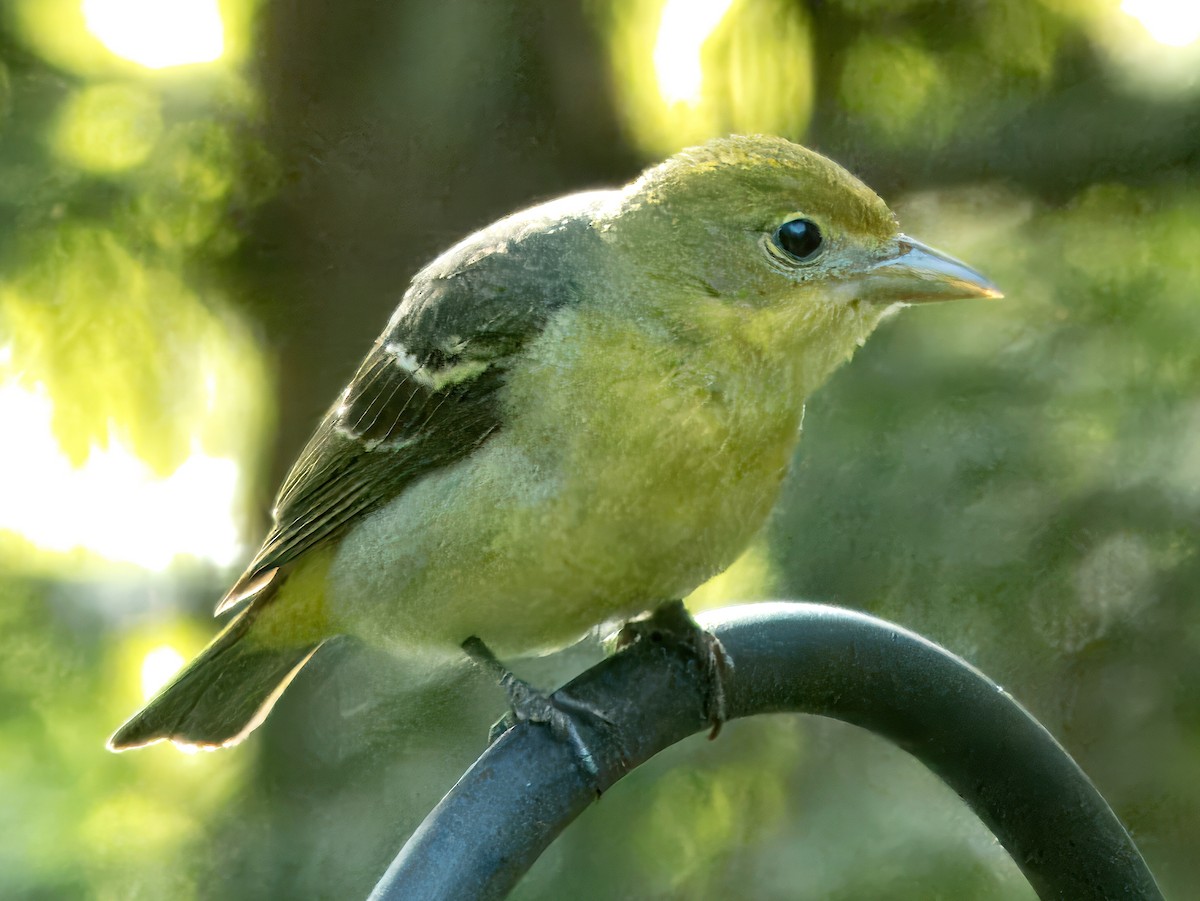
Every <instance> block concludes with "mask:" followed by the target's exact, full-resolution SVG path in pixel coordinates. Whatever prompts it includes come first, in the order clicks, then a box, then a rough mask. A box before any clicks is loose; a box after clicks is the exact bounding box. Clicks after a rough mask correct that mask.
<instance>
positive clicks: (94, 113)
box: [54, 84, 162, 173]
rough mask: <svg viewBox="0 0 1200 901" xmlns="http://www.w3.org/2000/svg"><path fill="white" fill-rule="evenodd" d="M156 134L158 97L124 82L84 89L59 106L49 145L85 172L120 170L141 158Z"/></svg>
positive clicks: (158, 129) (158, 127) (158, 130)
mask: <svg viewBox="0 0 1200 901" xmlns="http://www.w3.org/2000/svg"><path fill="white" fill-rule="evenodd" d="M161 133H162V114H161V111H160V107H159V100H158V98H157V97H155V96H154V94H152V93H150V92H149V91H145V90H141V89H139V88H136V87H132V86H127V85H116V84H111V85H97V86H95V87H89V88H85V89H84V90H82V91H80V92H79V93H78V94H76V95H75V96H74V97H72V98H71V99H70V100H69V101H68V102H67V104H66V105H65V107H64V108H63V111H62V114H61V117H60V118H59V122H58V131H57V134H56V136H55V143H54V149H55V150H56V151H57V153H58V155H59V156H61V157H62V158H64V159H65V160H67V161H68V162H70V163H73V164H74V165H76V166H78V167H79V168H81V169H85V170H88V171H90V172H103V173H112V172H121V171H123V170H125V169H130V168H132V167H134V166H136V165H138V164H139V163H141V162H143V161H144V160H145V159H146V157H148V156H149V155H150V152H151V151H152V150H153V149H154V145H155V144H156V143H157V142H158V138H159V135H160V134H161Z"/></svg>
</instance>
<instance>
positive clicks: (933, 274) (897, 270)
mask: <svg viewBox="0 0 1200 901" xmlns="http://www.w3.org/2000/svg"><path fill="white" fill-rule="evenodd" d="M898 245H899V246H898V249H897V251H896V254H895V255H894V256H890V257H888V258H886V259H884V260H880V261H879V262H877V263H873V264H872V265H870V266H869V267H868V268H867V269H865V270H864V271H862V272H860V273H859V274H858V275H856V276H854V277H853V283H854V289H855V293H856V295H857V296H858V297H859V298H860V299H862V300H868V301H872V302H874V303H886V304H892V303H933V302H935V301H940V300H966V299H968V298H972V297H987V298H996V297H1003V296H1004V295H1003V293H1001V291H1000V289H999V288H997V287H996V285H995V283H994V282H992V280H991V279H989V278H987V276H985V275H983V274H982V273H980V272H976V271H975V270H974V269H972V268H971V267H970V266H968V265H967V264H966V263H963V262H961V261H959V260H956V259H954V257H952V256H949V255H948V254H944V253H942V252H941V251H937V250H934V249H933V248H932V247H929V246H927V245H925V244H922V243H921V242H920V241H917V240H915V239H914V238H910V237H909V236H908V235H900V237H899V240H898Z"/></svg>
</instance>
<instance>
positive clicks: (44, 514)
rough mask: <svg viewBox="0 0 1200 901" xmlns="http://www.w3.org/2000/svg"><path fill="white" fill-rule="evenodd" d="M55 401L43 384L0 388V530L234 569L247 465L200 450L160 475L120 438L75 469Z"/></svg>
mask: <svg viewBox="0 0 1200 901" xmlns="http://www.w3.org/2000/svg"><path fill="white" fill-rule="evenodd" d="M53 418H54V405H53V402H52V401H51V399H50V397H49V396H48V395H47V394H46V393H45V391H44V390H42V389H41V387H40V386H37V385H35V386H34V388H33V389H32V390H31V389H29V388H27V387H26V386H24V385H21V384H20V383H18V382H17V381H16V380H10V381H8V382H0V419H2V420H3V421H4V422H5V424H6V426H7V428H8V429H9V430H10V431H8V434H9V435H10V436H11V437H10V438H9V439H8V440H6V441H5V442H4V444H3V453H2V454H0V497H3V498H4V503H3V504H2V505H0V530H5V529H7V530H10V531H13V532H16V533H17V534H19V535H21V536H22V537H24V538H25V539H27V540H29V541H31V542H33V543H34V544H35V545H37V546H38V547H40V548H42V549H45V550H50V551H57V552H62V553H65V552H68V551H72V550H75V549H84V550H87V551H91V552H93V553H96V554H99V555H100V556H102V557H104V558H106V559H109V560H113V561H118V562H126V563H133V564H135V565H138V566H141V567H143V568H145V569H149V570H163V569H165V568H166V567H167V566H168V565H170V563H171V561H172V560H173V559H174V558H175V557H176V556H177V555H184V554H186V555H191V556H194V557H197V558H200V559H206V560H211V561H213V562H215V563H217V564H218V565H221V566H228V565H230V564H231V563H232V562H233V561H234V560H235V559H236V558H237V556H238V553H239V551H240V543H239V541H238V527H237V520H236V518H235V515H234V511H235V509H236V502H237V498H238V480H239V467H238V465H237V463H236V462H235V461H234V460H231V459H226V458H221V457H213V456H209V455H208V454H205V453H204V452H203V451H202V450H201V449H200V448H199V447H198V446H197V447H194V448H193V451H192V454H191V455H190V456H189V457H188V458H187V459H186V460H184V462H183V464H182V465H180V466H179V467H178V468H176V469H175V471H174V472H172V473H170V474H169V475H166V476H161V475H158V474H156V473H155V472H154V471H153V469H152V468H151V467H150V466H148V465H147V464H146V463H145V462H143V461H142V460H141V459H139V458H138V457H137V456H136V455H135V454H134V453H132V452H131V451H130V450H129V449H128V448H127V447H126V446H125V445H124V444H123V443H122V442H121V441H120V440H119V439H118V437H117V436H116V434H112V435H110V436H109V440H108V445H107V447H101V446H98V445H96V444H93V445H92V448H91V452H90V453H89V454H88V456H87V459H86V460H85V461H84V463H83V465H82V466H74V465H73V464H72V463H71V460H70V459H69V458H68V456H67V455H66V454H65V453H64V452H63V450H62V448H61V447H60V445H59V443H58V441H57V439H56V438H55V435H54V431H53V428H52V422H53Z"/></svg>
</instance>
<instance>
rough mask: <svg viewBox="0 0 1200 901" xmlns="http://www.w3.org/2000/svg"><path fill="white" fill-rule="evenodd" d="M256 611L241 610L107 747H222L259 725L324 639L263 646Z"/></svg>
mask: <svg viewBox="0 0 1200 901" xmlns="http://www.w3.org/2000/svg"><path fill="white" fill-rule="evenodd" d="M258 612H259V611H258V609H256V608H255V607H251V608H248V609H246V610H244V611H242V612H241V613H240V614H239V615H238V616H237V618H236V619H234V620H233V622H231V623H230V624H229V625H228V626H226V627H225V629H224V630H223V631H222V632H221V634H220V635H218V636H217V637H216V638H214V639H213V640H212V643H211V644H209V646H208V647H206V648H205V649H204V650H203V651H201V652H200V654H199V655H198V656H197V657H196V659H194V660H193V661H192V662H191V663H189V664H188V665H187V666H185V667H184V668H183V669H182V670H181V671H180V673H179V675H177V676H176V677H175V678H174V679H172V680H171V681H170V682H169V683H168V684H167V685H166V687H165V688H163V689H162V690H161V691H160V692H159V693H158V694H156V695H155V696H154V697H153V698H151V700H150V701H149V702H148V703H147V704H146V706H145V707H143V708H142V709H141V710H139V711H138V712H137V713H135V714H134V715H133V716H132V717H130V718H129V720H128V721H126V723H125V724H124V725H123V726H121V728H120V729H118V730H117V731H116V732H115V733H113V736H112V738H110V739H109V740H108V747H109V749H110V750H112V751H125V750H128V749H130V748H140V747H142V746H144V745H149V744H154V743H155V742H157V741H162V740H163V739H168V740H170V741H173V742H175V743H176V744H178V745H184V746H193V747H201V748H219V747H225V746H228V745H234V744H237V743H238V742H240V741H241V740H242V739H243V738H245V737H246V736H247V735H249V734H250V733H251V732H252V731H254V729H256V728H257V727H258V725H259V724H260V723H262V721H263V720H264V719H265V718H266V716H267V714H268V713H270V712H271V708H272V707H273V706H274V705H275V702H276V701H277V700H278V699H279V696H280V695H281V694H283V690H284V689H285V688H287V686H288V683H290V682H291V681H292V679H294V678H295V677H296V674H297V673H299V672H300V670H301V669H302V668H303V667H304V664H306V663H308V661H309V660H310V659H311V658H312V655H313V654H315V653H316V652H317V649H318V648H320V646H321V642H319V641H318V642H314V643H310V644H307V645H300V646H296V647H282V648H281V647H266V646H264V643H261V642H259V641H256V640H255V637H254V636H253V635H252V634H251V630H250V627H251V626H252V625H253V623H254V620H255V619H256V618H257V615H258ZM247 636H249V638H248V637H247Z"/></svg>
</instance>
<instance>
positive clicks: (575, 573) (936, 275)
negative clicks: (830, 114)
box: [108, 135, 1001, 750]
mask: <svg viewBox="0 0 1200 901" xmlns="http://www.w3.org/2000/svg"><path fill="white" fill-rule="evenodd" d="M1000 296H1001V292H1000V290H999V289H998V288H997V287H996V285H995V284H993V283H992V282H991V281H990V280H988V279H987V278H986V277H985V276H983V275H982V274H980V273H979V272H977V271H976V270H974V269H972V268H970V267H969V266H967V265H966V264H965V263H962V262H960V261H958V260H956V259H954V258H953V257H950V256H948V255H946V254H944V253H941V252H939V251H937V250H934V249H932V248H931V247H928V246H927V245H925V244H922V243H921V242H920V241H917V240H916V239H914V238H912V237H909V236H907V235H906V234H904V233H902V232H901V231H900V230H899V226H898V224H897V220H896V217H895V216H894V215H893V213H892V211H891V210H890V209H889V208H888V206H887V205H886V204H885V203H884V201H883V200H882V199H881V198H880V197H879V196H878V195H876V194H875V193H874V192H873V191H872V190H871V189H870V188H868V187H867V186H866V185H865V184H863V183H862V182H861V181H860V180H858V179H857V178H856V177H855V176H853V175H852V174H850V173H849V172H848V171H847V170H846V169H844V168H842V167H841V166H839V165H838V164H837V163H835V162H833V161H832V160H830V159H828V158H826V157H824V156H822V155H820V154H819V153H817V152H815V151H813V150H809V149H807V148H805V147H803V146H801V145H798V144H795V143H792V142H790V141H788V140H786V139H783V138H779V137H774V136H768V135H750V136H729V137H724V138H718V139H715V140H712V141H710V142H708V143H706V144H703V145H701V146H697V147H691V148H688V149H685V150H682V151H680V152H679V153H677V154H675V155H673V156H671V157H669V158H668V159H666V160H665V161H663V162H661V163H658V164H657V165H654V166H652V167H650V168H648V169H646V170H645V171H644V172H643V173H642V174H641V175H640V176H638V177H637V178H636V179H635V180H633V181H631V182H630V183H628V184H626V185H625V186H623V187H619V188H613V189H607V190H592V191H586V192H582V193H575V194H571V195H568V196H565V197H561V198H558V199H554V200H550V201H548V202H545V203H541V204H539V205H535V206H533V207H531V208H529V209H526V210H523V211H521V212H517V213H514V214H512V215H510V216H507V217H505V218H502V219H500V220H498V221H497V222H495V223H493V224H491V225H488V226H487V227H485V228H483V229H481V230H479V231H477V232H475V233H474V234H471V235H470V236H468V237H466V238H465V239H463V240H461V241H460V242H459V243H457V244H456V245H454V246H453V247H451V248H450V249H449V250H447V251H445V252H444V253H442V254H441V255H440V256H438V257H437V258H436V259H435V260H434V261H433V262H431V263H430V264H429V265H427V266H426V267H425V268H424V269H422V270H420V271H419V272H418V273H417V274H416V275H415V276H414V277H413V278H412V281H411V283H410V285H409V286H408V288H407V290H406V291H405V293H404V294H403V297H402V298H401V300H400V301H399V304H398V306H397V307H396V309H395V311H394V313H393V314H392V316H391V318H390V319H389V321H388V323H387V325H386V327H385V328H384V330H383V332H382V334H381V335H380V336H379V338H378V339H377V340H376V341H375V342H374V344H373V345H372V346H371V348H370V351H369V352H368V353H367V355H366V357H365V359H364V360H363V361H362V363H361V364H360V366H359V367H358V369H357V371H356V372H355V374H354V376H353V378H352V379H351V381H350V383H349V385H348V386H347V387H346V388H345V390H344V391H342V392H341V394H340V395H339V396H338V397H337V399H336V401H335V402H334V403H333V405H332V407H331V408H330V409H329V411H328V412H327V413H326V414H325V416H324V418H323V419H322V420H321V422H320V424H319V425H318V426H317V428H316V431H315V433H314V434H313V435H312V437H311V439H310V440H309V441H308V443H307V444H306V445H305V447H304V448H303V450H302V451H301V453H300V455H299V458H298V459H297V461H296V463H295V464H294V466H293V467H292V469H291V471H290V472H289V474H288V475H287V476H286V478H285V479H284V481H283V484H282V486H281V488H280V489H279V492H278V496H277V499H276V502H275V505H274V509H273V524H272V526H271V527H270V530H269V532H268V534H267V536H266V538H265V540H264V541H263V543H262V546H261V547H260V548H259V550H258V552H257V554H256V555H255V556H254V558H253V560H252V561H251V562H250V564H249V566H248V567H247V568H246V570H245V572H244V573H243V574H242V575H241V577H240V578H238V579H237V581H236V582H235V583H234V584H233V585H232V587H231V588H230V589H229V591H228V592H227V593H226V594H225V596H224V597H223V598H222V600H221V601H220V603H219V604H218V606H217V613H218V614H224V613H226V612H230V611H232V612H234V616H233V618H232V620H231V621H230V622H229V623H228V625H226V626H225V628H224V629H223V630H222V631H221V632H220V633H219V634H218V635H217V637H216V638H215V639H213V641H212V642H211V643H210V644H209V645H208V646H207V647H206V648H205V649H204V650H202V651H201V652H200V653H199V655H198V656H197V657H196V658H195V659H193V660H192V661H191V662H190V663H189V664H187V665H186V666H185V667H184V668H183V669H182V670H181V671H180V673H179V674H178V675H177V676H175V678H174V679H173V680H171V681H170V682H169V683H168V684H167V685H166V686H165V687H164V688H163V689H162V690H161V691H160V692H159V693H158V694H157V695H155V696H154V697H153V698H152V699H151V700H150V701H149V702H147V703H146V705H145V706H144V707H143V708H142V709H141V710H139V711H138V712H136V713H135V714H134V715H133V716H132V717H130V719H129V720H128V721H126V722H125V723H124V724H123V725H122V726H121V727H120V728H119V729H118V730H117V731H116V732H115V733H114V734H113V736H112V737H111V738H110V739H109V742H108V747H109V748H110V749H112V750H125V749H129V748H135V747H140V746H144V745H148V744H152V743H154V742H158V741H162V740H169V741H172V742H174V743H176V744H177V745H181V746H192V747H200V748H217V747H224V746H229V745H233V744H236V743H238V742H240V741H241V740H242V739H244V738H245V737H246V736H247V735H248V734H249V733H250V732H251V731H252V730H253V729H254V728H256V727H257V726H258V725H259V724H260V723H262V721H263V720H264V718H265V717H266V716H267V714H268V713H269V711H270V709H271V707H272V705H273V704H274V703H275V701H276V700H277V699H278V698H279V696H280V695H281V694H282V693H283V691H284V689H285V688H286V687H287V685H288V684H289V683H290V682H291V680H292V679H293V678H294V677H295V676H296V674H297V673H298V672H299V671H300V670H301V669H302V668H303V667H304V666H305V664H307V663H308V662H309V661H310V660H311V659H312V658H313V656H314V655H315V654H316V653H317V652H318V651H319V650H320V648H321V647H322V645H323V644H324V643H325V642H327V641H329V640H330V639H331V638H334V637H337V636H342V635H350V636H355V637H356V638H358V639H360V640H362V641H365V642H367V643H370V644H373V645H376V646H379V647H383V648H386V649H388V650H390V651H392V652H394V653H396V654H400V655H405V654H414V655H415V654H426V653H433V654H442V653H444V654H446V655H453V654H458V655H461V654H462V652H463V648H464V647H466V648H467V650H468V651H470V650H471V648H472V647H475V648H476V649H478V648H480V647H482V648H485V649H487V650H486V651H485V653H487V654H491V653H494V654H497V655H500V656H505V655H515V654H520V655H525V654H530V653H547V652H551V651H554V650H556V649H561V648H563V647H566V646H568V645H570V644H572V643H574V642H575V641H577V640H579V639H580V638H581V637H583V636H585V635H586V634H588V633H589V631H591V630H594V629H595V628H596V627H597V626H598V624H602V623H619V622H621V621H623V620H630V619H633V618H635V617H637V616H638V615H639V614H641V613H643V612H645V611H648V610H652V609H655V608H657V607H659V606H660V605H663V604H671V603H675V604H678V599H681V598H683V597H685V596H686V595H687V594H688V593H690V592H691V591H692V590H694V589H695V588H696V587H697V586H699V585H700V584H702V583H703V582H705V581H706V580H708V579H709V578H711V577H712V576H714V575H715V574H717V573H719V572H721V571H722V570H723V569H725V568H726V567H728V566H729V565H730V564H731V563H732V562H733V561H734V560H735V559H736V558H737V557H738V556H739V555H740V554H741V553H742V552H743V550H744V549H745V548H746V546H747V545H748V543H749V542H750V541H751V540H752V538H753V537H754V536H755V534H756V533H758V532H759V531H760V529H761V528H762V526H763V524H764V522H765V521H766V519H767V517H768V514H769V513H770V512H771V510H772V508H773V507H774V505H775V503H776V500H777V499H778V497H779V494H780V490H781V486H782V485H783V483H784V479H785V477H786V475H787V473H788V470H789V467H790V465H791V461H792V459H793V456H794V452H795V450H796V446H797V443H798V441H799V440H800V433H801V422H802V418H803V411H804V405H805V400H806V399H807V398H808V397H809V396H810V395H811V394H812V393H813V392H814V391H816V390H817V388H818V387H819V386H820V385H821V384H822V383H823V382H825V380H826V379H827V378H828V377H829V375H830V374H831V373H832V372H833V371H834V370H835V369H837V368H838V367H839V366H840V365H841V364H842V363H844V362H845V361H846V360H848V359H849V358H850V357H851V356H852V355H853V353H854V352H855V350H856V349H857V348H858V347H859V346H861V345H862V344H863V342H864V341H865V340H866V339H867V337H868V336H869V335H870V334H871V333H872V331H873V330H874V329H875V328H876V326H877V325H878V324H879V323H880V321H881V320H882V319H884V317H886V316H888V315H889V314H891V313H893V312H895V311H896V310H898V309H899V308H901V307H904V306H907V305H911V304H922V303H926V302H933V301H944V300H955V299H970V298H977V299H978V298H996V297H1000Z"/></svg>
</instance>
